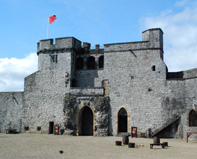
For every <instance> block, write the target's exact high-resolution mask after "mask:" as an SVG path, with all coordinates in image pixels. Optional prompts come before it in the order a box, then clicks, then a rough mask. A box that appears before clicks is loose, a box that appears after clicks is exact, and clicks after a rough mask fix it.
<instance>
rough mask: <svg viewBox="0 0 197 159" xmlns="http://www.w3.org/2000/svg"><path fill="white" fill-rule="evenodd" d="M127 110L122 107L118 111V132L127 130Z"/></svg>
mask: <svg viewBox="0 0 197 159" xmlns="http://www.w3.org/2000/svg"><path fill="white" fill-rule="evenodd" d="M127 116H128V115H127V111H126V110H125V109H124V108H121V109H120V110H119V112H118V133H121V132H127Z"/></svg>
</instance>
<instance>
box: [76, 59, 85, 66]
mask: <svg viewBox="0 0 197 159" xmlns="http://www.w3.org/2000/svg"><path fill="white" fill-rule="evenodd" d="M76 69H83V58H82V57H79V58H77V60H76Z"/></svg>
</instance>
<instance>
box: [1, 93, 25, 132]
mask: <svg viewBox="0 0 197 159" xmlns="http://www.w3.org/2000/svg"><path fill="white" fill-rule="evenodd" d="M23 97H24V96H23V92H1V93H0V132H1V133H6V130H16V131H17V132H21V130H22V129H23V127H22V121H23V119H24V103H23V99H24V98H23Z"/></svg>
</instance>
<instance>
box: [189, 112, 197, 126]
mask: <svg viewBox="0 0 197 159" xmlns="http://www.w3.org/2000/svg"><path fill="white" fill-rule="evenodd" d="M189 126H197V113H196V111H194V110H191V111H190V113H189Z"/></svg>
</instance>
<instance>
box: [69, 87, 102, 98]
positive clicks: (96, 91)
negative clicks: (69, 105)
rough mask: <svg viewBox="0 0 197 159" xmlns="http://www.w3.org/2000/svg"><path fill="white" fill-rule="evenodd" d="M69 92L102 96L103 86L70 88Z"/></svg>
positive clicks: (79, 94)
mask: <svg viewBox="0 0 197 159" xmlns="http://www.w3.org/2000/svg"><path fill="white" fill-rule="evenodd" d="M70 94H72V95H76V96H103V95H104V88H102V87H97V88H96V87H95V88H71V89H70Z"/></svg>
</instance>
